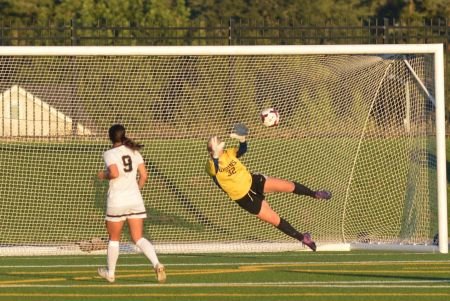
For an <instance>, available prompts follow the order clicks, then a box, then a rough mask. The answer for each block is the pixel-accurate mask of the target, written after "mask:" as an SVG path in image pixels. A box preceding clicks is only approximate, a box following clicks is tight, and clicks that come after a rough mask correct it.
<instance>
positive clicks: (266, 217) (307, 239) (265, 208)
mask: <svg viewBox="0 0 450 301" xmlns="http://www.w3.org/2000/svg"><path fill="white" fill-rule="evenodd" d="M256 216H257V217H258V218H259V219H260V220H262V221H265V222H267V223H269V224H271V225H273V226H275V227H276V228H277V229H278V230H280V231H281V232H283V233H284V234H286V235H289V236H290V237H293V238H295V239H297V240H299V241H301V242H302V243H303V244H305V245H306V246H308V247H309V248H310V249H312V250H313V251H316V244H315V243H314V241H312V239H311V236H310V235H309V234H308V233H305V234H302V233H300V232H298V231H297V230H296V229H295V228H294V227H292V226H291V224H289V222H287V221H286V220H284V219H282V218H281V217H280V216H279V215H278V213H276V212H275V211H274V210H273V209H272V208H271V207H270V205H269V203H267V201H265V200H263V201H262V203H261V210H260V211H259V213H258V214H257V215H256Z"/></svg>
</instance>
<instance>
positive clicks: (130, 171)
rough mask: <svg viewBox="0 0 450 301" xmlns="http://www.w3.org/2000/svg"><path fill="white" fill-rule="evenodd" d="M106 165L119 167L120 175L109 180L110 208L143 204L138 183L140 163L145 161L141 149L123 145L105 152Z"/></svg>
mask: <svg viewBox="0 0 450 301" xmlns="http://www.w3.org/2000/svg"><path fill="white" fill-rule="evenodd" d="M103 160H104V161H105V165H106V167H109V166H111V165H113V164H115V165H117V168H118V169H119V176H118V177H117V178H115V179H111V180H109V190H108V202H107V207H108V208H118V207H128V206H133V205H138V204H143V203H144V202H143V200H142V195H141V191H140V190H139V186H138V183H137V178H136V176H137V169H138V165H139V164H141V163H144V160H143V158H142V156H141V154H140V153H139V151H137V150H136V151H134V150H132V149H130V148H128V147H126V146H125V145H121V146H118V147H115V148H112V149H110V150H107V151H106V152H104V153H103Z"/></svg>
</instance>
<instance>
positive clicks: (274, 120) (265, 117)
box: [261, 108, 280, 127]
mask: <svg viewBox="0 0 450 301" xmlns="http://www.w3.org/2000/svg"><path fill="white" fill-rule="evenodd" d="M261 121H262V123H263V124H264V125H265V126H269V127H270V126H276V125H278V122H279V121H280V115H279V114H278V111H277V110H276V109H274V108H268V109H265V110H263V111H262V112H261Z"/></svg>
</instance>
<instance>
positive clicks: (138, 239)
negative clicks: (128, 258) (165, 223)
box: [128, 218, 166, 282]
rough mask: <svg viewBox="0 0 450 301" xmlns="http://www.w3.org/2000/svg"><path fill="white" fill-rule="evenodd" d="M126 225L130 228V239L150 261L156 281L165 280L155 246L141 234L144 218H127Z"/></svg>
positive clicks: (163, 269) (163, 270)
mask: <svg viewBox="0 0 450 301" xmlns="http://www.w3.org/2000/svg"><path fill="white" fill-rule="evenodd" d="M128 227H129V229H130V235H131V239H132V240H133V242H134V243H135V244H136V246H137V247H138V248H139V249H141V251H142V252H143V253H144V255H145V256H146V257H147V258H148V259H149V260H150V262H151V263H152V265H153V269H154V270H155V273H156V279H157V280H158V282H164V281H166V273H165V268H164V266H163V265H162V264H161V263H160V262H159V259H158V256H157V255H156V251H155V248H154V247H153V245H152V243H151V242H150V241H148V240H147V239H146V238H145V237H143V236H142V233H143V232H144V219H143V218H129V219H128Z"/></svg>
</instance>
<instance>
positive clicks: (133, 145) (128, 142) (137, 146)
mask: <svg viewBox="0 0 450 301" xmlns="http://www.w3.org/2000/svg"><path fill="white" fill-rule="evenodd" d="M122 144H123V145H125V146H126V147H128V148H130V149H132V150H137V151H138V150H140V149H141V148H143V147H144V146H143V145H142V144H139V143H137V142H134V141H133V140H131V139H130V138H128V137H125V136H124V137H123V139H122Z"/></svg>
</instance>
